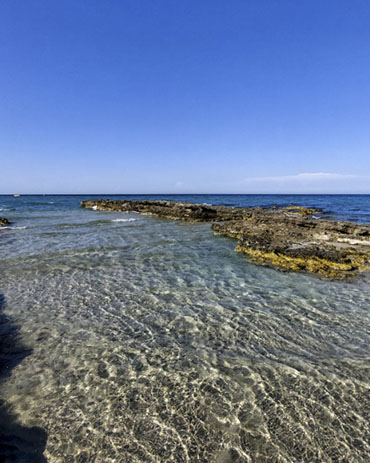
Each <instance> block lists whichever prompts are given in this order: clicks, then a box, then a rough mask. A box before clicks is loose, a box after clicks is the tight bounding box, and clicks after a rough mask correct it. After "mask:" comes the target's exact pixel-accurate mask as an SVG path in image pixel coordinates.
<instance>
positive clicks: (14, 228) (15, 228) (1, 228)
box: [0, 226, 27, 230]
mask: <svg viewBox="0 0 370 463" xmlns="http://www.w3.org/2000/svg"><path fill="white" fill-rule="evenodd" d="M6 228H10V229H11V230H23V229H24V228H27V227H12V226H6V227H0V230H5V229H6Z"/></svg>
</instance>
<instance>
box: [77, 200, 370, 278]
mask: <svg viewBox="0 0 370 463" xmlns="http://www.w3.org/2000/svg"><path fill="white" fill-rule="evenodd" d="M81 206H82V207H85V208H91V209H94V210H113V211H124V212H129V211H135V212H139V213H142V214H152V215H156V216H159V217H163V218H171V219H179V220H187V221H198V222H214V223H213V224H212V230H213V231H214V233H216V234H220V235H226V236H228V237H230V238H236V239H238V244H237V247H236V250H237V251H239V252H242V253H244V254H245V256H246V258H247V259H248V260H249V261H251V262H254V263H258V264H263V265H270V266H273V267H278V268H281V269H285V270H290V271H296V272H299V271H303V272H310V273H315V274H318V275H320V276H322V277H328V278H347V277H351V276H354V275H355V274H357V273H358V272H361V271H366V270H370V225H358V224H355V223H352V222H339V221H334V220H327V219H324V218H320V217H315V216H314V214H315V213H318V212H321V211H320V210H319V209H307V208H303V207H298V206H289V207H286V208H281V209H279V208H271V209H263V208H260V207H251V208H233V207H226V206H210V205H204V204H193V203H186V202H176V201H124V200H89V201H83V202H82V203H81ZM217 222H221V223H217Z"/></svg>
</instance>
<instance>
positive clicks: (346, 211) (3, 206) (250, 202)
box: [0, 194, 370, 223]
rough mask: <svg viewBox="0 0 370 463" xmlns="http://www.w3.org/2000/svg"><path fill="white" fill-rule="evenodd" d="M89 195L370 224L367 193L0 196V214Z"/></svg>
mask: <svg viewBox="0 0 370 463" xmlns="http://www.w3.org/2000/svg"><path fill="white" fill-rule="evenodd" d="M89 198H113V199H131V200H134V199H137V200H143V199H167V200H173V201H190V202H194V203H197V202H198V203H207V204H215V205H218V204H222V205H227V206H240V207H249V206H261V207H272V206H278V207H280V206H281V207H283V206H291V205H297V206H304V207H315V208H320V209H323V212H324V215H325V216H326V217H332V218H333V219H339V220H350V221H353V222H361V223H370V195H218V194H217V195H215V194H212V195H171V194H169V195H164V194H163V195H25V196H21V197H18V198H14V197H13V196H12V195H0V215H1V214H2V215H8V216H9V217H10V218H15V219H16V218H20V217H22V213H23V212H34V211H37V210H38V211H52V210H70V209H73V208H76V207H79V203H80V201H83V200H86V199H89Z"/></svg>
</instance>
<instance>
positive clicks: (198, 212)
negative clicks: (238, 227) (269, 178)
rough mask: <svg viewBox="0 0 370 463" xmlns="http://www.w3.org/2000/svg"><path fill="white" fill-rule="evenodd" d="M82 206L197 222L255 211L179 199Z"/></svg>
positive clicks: (104, 201) (240, 216)
mask: <svg viewBox="0 0 370 463" xmlns="http://www.w3.org/2000/svg"><path fill="white" fill-rule="evenodd" d="M81 206H82V207H87V208H90V209H95V210H102V211H122V212H128V211H134V212H140V213H141V214H151V215H156V216H158V217H163V218H165V219H178V220H191V221H195V222H215V221H216V222H217V221H225V220H237V219H239V220H241V219H245V218H247V217H249V215H250V214H252V213H253V208H250V209H245V208H231V207H225V206H209V205H206V204H194V203H189V202H177V201H149V200H148V201H123V200H109V199H99V200H89V201H82V202H81Z"/></svg>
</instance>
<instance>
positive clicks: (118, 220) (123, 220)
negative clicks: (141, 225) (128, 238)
mask: <svg viewBox="0 0 370 463" xmlns="http://www.w3.org/2000/svg"><path fill="white" fill-rule="evenodd" d="M135 220H137V219H113V220H112V222H135Z"/></svg>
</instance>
